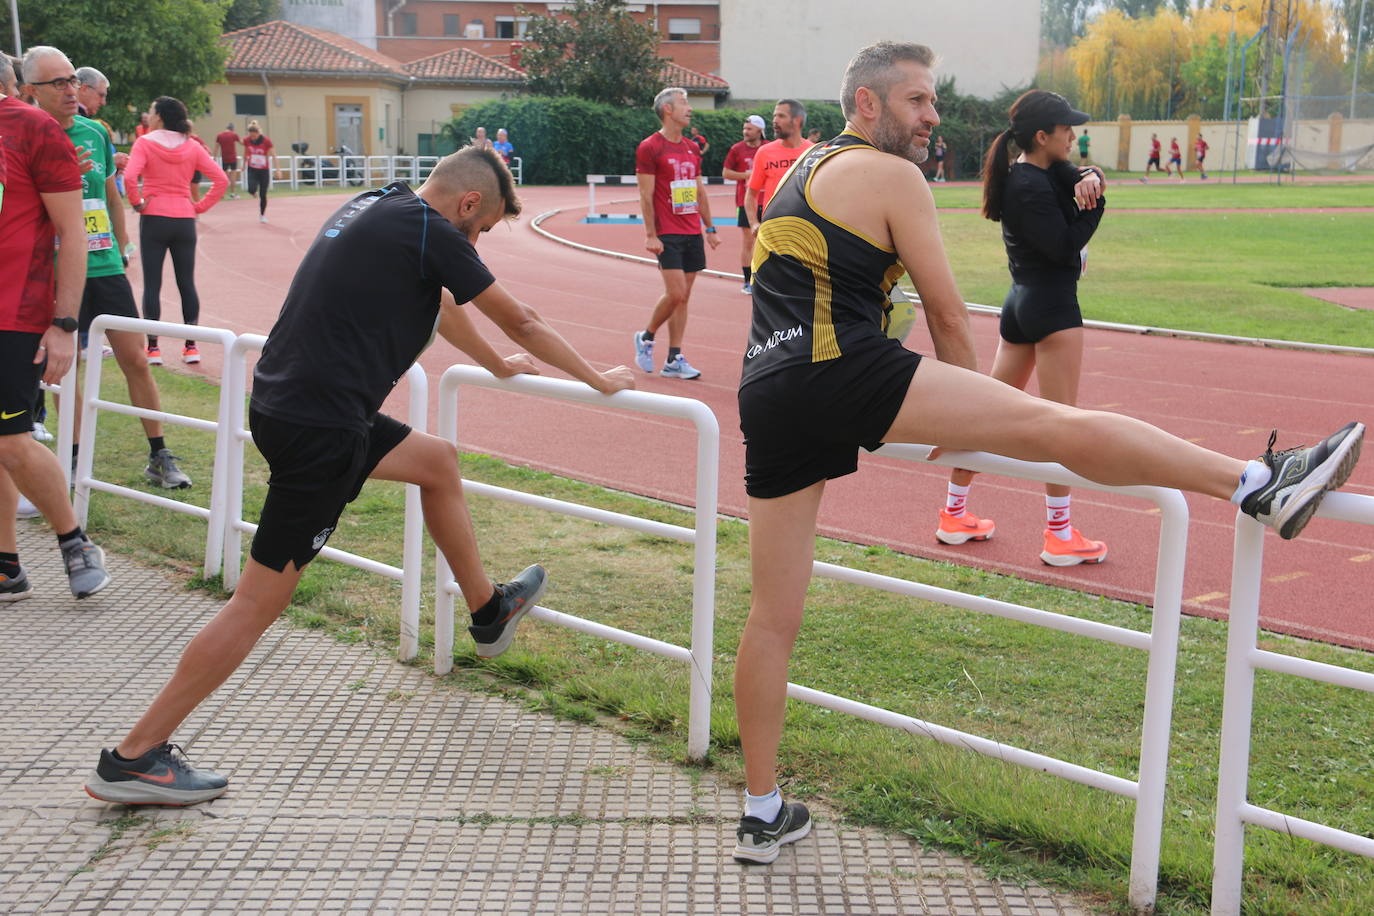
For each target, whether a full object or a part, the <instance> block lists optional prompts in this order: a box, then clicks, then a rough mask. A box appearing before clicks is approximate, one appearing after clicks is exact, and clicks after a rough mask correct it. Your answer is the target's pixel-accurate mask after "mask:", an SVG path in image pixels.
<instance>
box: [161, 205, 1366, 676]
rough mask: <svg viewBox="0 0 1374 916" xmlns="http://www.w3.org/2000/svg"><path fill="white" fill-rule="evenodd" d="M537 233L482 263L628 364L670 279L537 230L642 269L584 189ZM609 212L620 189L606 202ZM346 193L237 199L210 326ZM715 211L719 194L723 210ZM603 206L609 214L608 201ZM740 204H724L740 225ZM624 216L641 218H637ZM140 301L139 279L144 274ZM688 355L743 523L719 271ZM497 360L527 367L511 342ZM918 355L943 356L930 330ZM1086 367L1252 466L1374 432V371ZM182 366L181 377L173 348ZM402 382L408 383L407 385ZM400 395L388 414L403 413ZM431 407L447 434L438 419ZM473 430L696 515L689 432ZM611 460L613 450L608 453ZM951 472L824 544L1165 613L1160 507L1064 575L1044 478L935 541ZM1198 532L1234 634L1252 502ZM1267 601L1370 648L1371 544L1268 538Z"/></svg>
mask: <svg viewBox="0 0 1374 916" xmlns="http://www.w3.org/2000/svg"><path fill="white" fill-rule="evenodd" d="M523 196H524V200H525V214H526V216H525V217H523V218H522V219H521V220H520V221H519V222H517V223H514V224H511V225H509V226H503V227H498V228H497V229H495V230H493V231H492V232H490V233H488V234H487V235H486V236H484V237H483V239H482V242H481V249H480V250H481V252H482V256H483V258H484V259H485V260H486V262H487V263H488V265H489V266H490V267H491V268H492V270H493V272H494V273H495V274H496V276H497V277H498V278H500V280H501V282H502V283H503V284H504V285H505V286H506V287H507V288H508V289H510V290H511V292H512V293H513V294H514V295H515V296H517V297H518V298H520V299H522V300H524V301H527V302H529V303H530V304H532V305H534V306H535V307H536V308H538V309H539V311H540V312H541V313H542V314H543V315H544V316H545V317H546V318H548V319H549V320H550V321H551V323H552V324H553V325H554V326H555V327H556V328H557V329H558V330H559V331H560V332H561V333H562V334H563V335H564V336H565V337H567V338H568V339H569V340H570V341H572V342H573V344H574V345H575V346H576V347H577V348H578V349H579V350H580V351H581V352H582V353H583V354H584V355H585V356H586V357H587V358H588V359H589V360H590V361H591V362H592V363H593V364H594V365H597V366H598V367H602V368H604V367H609V366H613V365H617V364H629V363H630V361H631V357H632V355H633V353H632V351H633V347H632V343H631V336H632V334H633V332H634V331H635V330H637V329H640V328H642V327H643V323H644V322H645V320H647V317H648V313H649V310H650V308H651V306H652V304H653V303H654V301H655V300H656V299H657V297H658V295H659V293H660V291H661V286H660V282H659V278H658V273H657V271H656V270H655V269H654V268H653V267H651V266H648V265H642V264H638V263H634V262H629V261H625V260H619V259H614V258H610V257H606V256H601V255H595V254H588V253H585V252H581V251H578V250H575V249H573V248H570V247H567V246H565V245H561V244H558V243H556V242H552V241H549V240H547V239H545V238H542V237H541V236H539V235H538V234H537V233H535V232H534V231H533V230H532V229H531V225H530V224H531V222H532V219H533V217H534V216H535V215H536V214H539V213H542V212H545V211H548V210H551V209H554V208H561V207H567V208H571V209H569V210H568V212H566V213H564V214H561V215H558V216H555V217H553V218H551V219H549V220H547V221H546V222H545V223H544V224H543V225H544V228H546V229H548V230H550V231H552V232H553V233H555V234H557V235H560V236H562V237H565V238H569V239H572V240H576V241H579V242H583V243H586V244H591V245H595V246H597V247H601V248H607V249H613V250H619V251H623V252H631V253H636V254H639V253H642V247H641V246H642V238H643V230H642V228H640V227H638V226H604V225H600V226H585V225H582V224H580V223H579V222H578V220H579V219H580V218H581V216H582V215H583V211H584V210H585V201H586V191H585V190H584V189H580V188H525V189H523ZM604 196H606V197H609V196H611V195H609V194H607V195H604ZM343 200H344V198H342V197H338V196H311V197H280V198H274V199H272V200H271V201H270V204H269V210H268V216H269V218H270V219H271V220H272V221H271V222H270V223H268V224H266V225H262V224H259V223H258V222H257V219H256V207H255V205H254V202H253V201H251V200H240V201H225V202H223V203H221V204H220V205H219V206H217V207H216V208H215V209H214V210H212V211H211V212H210V213H209V214H207V215H206V216H204V217H202V218H201V226H200V230H201V235H200V252H199V260H198V264H197V273H198V286H199V290H200V294H201V301H202V316H201V323H202V324H205V325H215V326H219V327H226V328H229V329H231V330H234V331H237V332H245V331H254V332H258V333H266V332H267V331H268V330H269V329H270V327H271V325H272V322H273V320H274V318H275V316H276V313H277V311H278V309H279V307H280V304H281V301H282V299H283V297H284V295H285V292H286V289H287V287H288V286H289V284H290V280H291V277H292V274H293V272H294V270H295V267H296V265H297V263H298V262H299V260H300V257H301V255H302V254H303V253H304V252H305V250H306V249H307V248H308V247H309V245H310V242H311V241H312V240H313V238H314V236H315V234H316V232H317V231H318V229H319V227H320V226H321V225H322V223H323V222H324V219H325V218H326V217H327V216H328V215H329V213H331V212H332V211H333V209H334V208H336V207H337V206H339V205H340V204H341V203H342V202H343ZM715 200H716V198H714V197H713V202H714V201H715ZM600 203H602V202H599V204H600ZM729 203H730V201H729V200H728V199H726V198H724V197H722V198H719V202H718V203H716V207H717V208H718V209H720V210H722V212H726V208H727V207H728V204H729ZM621 209H623V208H621ZM721 235H722V236H723V244H722V245H721V247H720V249H719V250H718V251H716V252H713V253H711V255H710V257H709V261H710V266H711V267H713V268H716V269H720V270H727V271H728V270H737V269H738V266H737V261H738V250H739V238H738V232H737V231H736V230H733V229H722V231H721ZM167 273H168V276H167V278H166V280H165V281H164V285H163V289H164V310H163V313H164V317H165V318H166V320H169V321H175V320H178V318H179V307H178V305H177V303H176V294H175V285H174V284H173V283H172V280H171V276H170V273H171V271H170V267H169V268H168V269H167ZM134 282H135V285H139V283H140V279H139V278H138V276H137V272H136V271H135V276H134ZM691 316H692V317H691V324H690V326H689V328H688V332H687V340H686V346H685V347H684V352H685V353H686V354H687V355H688V356H689V358H690V359H691V361H692V362H693V363H694V364H695V365H696V366H697V367H698V368H699V369H701V370H702V372H703V376H702V378H701V379H699V380H696V381H690V382H683V381H676V380H667V379H663V378H660V377H658V376H646V375H643V374H640V373H637V378H638V380H639V385H640V388H641V389H642V390H646V391H656V392H662V393H666V394H673V395H682V396H687V397H694V398H697V399H699V400H701V401H703V402H705V403H706V404H708V405H709V406H710V407H711V408H712V410H714V411H715V414H716V416H717V417H718V419H719V421H720V428H721V448H720V508H721V511H722V512H724V513H727V514H730V515H736V516H740V517H745V516H747V511H746V499H745V494H744V486H743V462H744V452H743V447H742V444H741V441H740V436H739V432H738V415H737V411H736V406H735V389H736V385H737V383H738V380H739V370H740V360H741V350H742V345H743V342H744V339H745V336H746V332H747V328H748V322H749V300H748V298H747V297H746V296H744V295H742V294H741V293H740V289H739V283H738V281H731V280H725V279H718V278H713V277H707V276H702V277H700V278H699V279H698V281H697V284H696V288H695V290H694V293H693V297H692V304H691ZM972 323H973V329H974V334H975V338H976V342H977V346H978V353H979V359H980V361H981V362H982V364H983V365H985V366H986V365H990V364H991V360H992V355H993V352H994V351H995V349H996V344H997V325H996V320H995V319H994V318H991V317H985V316H978V315H975V316H974V317H973V318H972ZM492 338H493V340H494V341H496V346H497V349H498V350H499V351H500V352H506V353H508V352H513V350H514V347H513V346H512V345H510V344H509V342H508V341H506V340H505V339H504V338H503V337H501V336H500V334H499V332H496V331H495V330H494V329H492ZM910 344H911V345H912V346H913V347H914V348H916V349H918V350H921V351H922V352H926V353H929V352H931V347H930V341H929V338H928V337H927V336H926V335H925V332H924V328H920V327H919V326H918V330H917V331H916V332H914V333H913V336H912V339H911V341H910ZM1085 349H1086V352H1085V359H1084V369H1083V383H1082V386H1081V390H1082V403H1083V406H1085V407H1093V408H1101V409H1107V410H1116V411H1120V412H1123V413H1128V414H1131V415H1134V416H1137V417H1141V418H1142V419H1145V420H1148V421H1149V422H1151V423H1154V424H1156V425H1158V426H1161V427H1163V428H1165V429H1167V430H1169V431H1171V432H1173V433H1175V434H1177V435H1179V436H1182V437H1184V438H1187V439H1191V440H1193V441H1196V442H1199V443H1201V444H1202V445H1204V446H1207V447H1208V448H1213V449H1216V450H1218V451H1222V452H1226V453H1228V454H1233V455H1237V456H1243V457H1253V456H1255V455H1258V454H1259V453H1261V452H1262V451H1263V450H1264V446H1265V442H1266V441H1267V437H1268V435H1269V430H1270V428H1271V427H1277V428H1278V429H1279V434H1280V440H1279V447H1288V446H1291V445H1295V444H1299V443H1303V442H1308V441H1312V440H1315V439H1317V438H1318V437H1320V436H1322V435H1325V434H1327V433H1329V432H1330V431H1332V430H1334V429H1336V428H1337V427H1339V426H1340V425H1342V424H1344V423H1345V422H1347V421H1349V420H1351V419H1359V420H1362V421H1364V422H1365V423H1367V424H1368V423H1369V422H1370V421H1371V419H1374V359H1371V358H1367V357H1357V356H1348V355H1327V354H1316V353H1306V352H1299V351H1288V350H1272V349H1263V348H1257V347H1248V346H1236V345H1229V344H1220V343H1208V342H1198V341H1186V340H1175V339H1169V338H1161V337H1147V336H1141V335H1134V334H1127V333H1120V332H1110V331H1091V330H1090V331H1088V332H1087V336H1086V347H1085ZM164 353H165V354H167V357H168V363H169V365H171V364H172V363H174V362H175V360H174V359H173V358H172V353H171V349H170V348H166V349H165V350H164ZM460 361H462V362H466V361H467V360H466V358H465V357H462V356H461V355H459V354H457V353H456V351H454V350H453V349H452V348H450V347H448V346H446V345H445V344H443V343H442V342H441V343H439V344H438V345H436V346H435V347H433V348H431V350H430V351H429V352H428V353H426V354H425V355H424V357H423V358H422V360H421V364H422V365H423V366H424V367H425V369H426V370H427V371H428V372H429V374H430V378H431V390H432V391H435V392H437V380H438V376H439V374H440V373H441V372H442V371H443V369H444V368H445V367H447V366H448V365H451V364H452V363H454V362H460ZM218 364H219V355H218V354H214V353H207V354H206V362H205V363H204V364H202V367H201V368H200V370H199V371H200V372H202V373H205V374H207V375H209V376H210V377H217V376H218V373H219V365H218ZM403 387H404V386H402V388H403ZM403 397H404V392H403V391H400V390H398V393H397V395H395V396H393V398H392V401H390V402H388V409H389V410H391V411H393V412H394V413H395V414H396V415H397V416H404V412H405V403H404V400H403ZM434 409H435V408H434V407H433V406H432V407H431V416H430V424H431V425H430V428H431V429H432V428H433V423H434ZM461 410H462V414H461V421H460V429H459V436H460V441H461V445H462V447H463V448H464V449H465V450H469V451H477V452H485V453H488V454H492V455H496V456H499V457H501V458H504V459H506V460H508V461H511V462H512V463H515V464H520V465H526V466H530V467H536V468H541V469H544V470H548V471H551V472H553V473H556V474H560V475H566V476H569V477H574V478H578V479H581V480H587V481H591V482H593V483H597V484H600V485H604V486H607V487H612V488H615V489H619V490H626V491H630V492H634V493H640V494H644V495H647V496H652V497H655V498H660V499H664V500H668V501H670V502H674V503H680V504H689V503H691V502H692V488H693V481H694V471H695V468H694V464H695V461H694V455H695V440H694V436H693V433H692V431H691V428H690V427H689V426H688V425H687V424H685V423H681V422H678V421H673V420H668V419H665V418H659V417H648V416H643V415H637V414H630V413H625V412H621V411H613V410H610V409H606V408H598V407H592V406H583V405H572V404H567V403H563V402H552V401H549V402H546V401H542V400H540V399H534V398H528V397H523V396H518V395H508V394H504V393H501V392H488V391H481V390H473V391H471V392H467V393H465V394H464V395H463V400H462V408H461ZM608 446H609V447H608ZM945 480H946V471H945V470H944V469H942V468H939V467H934V466H916V465H913V464H911V463H910V462H905V461H900V460H897V459H890V458H876V457H873V456H870V455H867V454H865V456H864V457H863V459H861V467H860V471H859V473H857V474H854V475H851V476H849V477H846V478H843V479H840V480H837V481H833V482H832V483H831V484H830V486H829V488H828V489H829V492H828V493H827V495H826V499H825V502H824V505H823V506H822V514H821V529H822V533H824V534H826V535H829V536H833V537H837V538H841V539H844V540H848V541H854V542H858V543H866V544H867V543H873V544H885V545H888V546H890V547H892V548H894V549H897V550H900V551H903V552H906V553H911V554H915V555H919V556H923V557H929V558H932V559H937V560H945V561H949V562H955V563H966V564H971V565H975V566H980V567H983V568H986V569H991V570H995V571H997V572H1001V573H1005V574H1008V575H1013V576H1017V577H1021V578H1025V579H1032V580H1035V581H1040V582H1046V583H1050V584H1053V585H1059V586H1064V587H1067V588H1074V589H1080V590H1084V591H1089V592H1094V593H1098V594H1102V595H1107V596H1111V597H1114V598H1121V599H1126V600H1129V601H1137V602H1148V601H1149V599H1150V596H1151V594H1152V590H1153V582H1154V564H1155V556H1156V551H1157V546H1158V539H1159V525H1158V522H1157V519H1156V518H1155V514H1157V513H1156V512H1155V511H1152V510H1153V506H1152V505H1151V504H1149V503H1144V502H1141V501H1139V500H1134V499H1130V498H1127V497H1118V496H1114V495H1110V494H1104V493H1099V492H1096V491H1088V490H1082V491H1079V492H1078V493H1077V494H1076V498H1075V500H1074V522H1075V524H1076V525H1077V526H1078V527H1079V528H1080V529H1082V530H1083V531H1084V532H1085V533H1086V534H1087V535H1088V536H1090V537H1096V538H1100V539H1103V540H1105V541H1106V542H1107V543H1108V545H1109V548H1110V554H1109V556H1108V559H1107V561H1106V562H1105V563H1103V564H1101V565H1098V566H1082V567H1074V568H1068V569H1053V568H1051V567H1048V566H1045V565H1043V564H1042V563H1041V562H1040V560H1039V551H1040V539H1041V532H1042V531H1043V528H1044V514H1043V513H1044V509H1043V500H1042V498H1041V495H1040V491H1039V489H1038V488H1037V487H1036V486H1035V485H1034V484H1028V483H1024V482H1021V481H1017V480H1012V479H1006V478H998V477H992V476H988V475H984V476H981V477H979V478H978V480H977V481H976V483H975V485H974V490H973V494H972V496H971V502H970V506H971V507H972V508H973V510H974V511H975V512H977V513H978V514H980V515H983V516H988V517H992V518H993V519H995V520H996V522H997V535H996V537H995V538H994V539H993V540H991V541H988V542H984V543H980V544H970V545H965V546H962V547H946V546H944V545H941V544H939V543H938V542H936V541H935V539H934V537H933V531H934V527H935V524H936V513H937V511H938V509H939V506H940V505H941V501H942V500H943V498H944V486H945ZM1347 489H1348V490H1350V491H1352V492H1357V493H1363V494H1374V459H1367V460H1366V461H1364V462H1363V463H1362V465H1361V466H1360V467H1358V468H1357V469H1356V471H1355V474H1354V476H1353V477H1352V478H1351V482H1350V483H1349V484H1348V485H1347ZM1188 502H1189V506H1190V509H1191V511H1192V528H1191V533H1190V536H1189V544H1190V546H1189V557H1190V560H1189V566H1188V573H1187V577H1186V580H1185V583H1184V599H1185V610H1186V611H1187V612H1189V613H1192V614H1198V615H1203V616H1208V617H1217V618H1224V617H1225V614H1226V608H1227V601H1228V594H1227V593H1228V592H1229V588H1230V561H1231V552H1232V551H1231V537H1232V530H1233V528H1232V524H1233V520H1234V515H1235V511H1234V507H1232V506H1231V505H1230V504H1228V503H1223V502H1220V501H1217V500H1211V499H1207V498H1205V497H1197V496H1189V497H1188ZM1265 578H1266V580H1267V581H1266V583H1265V586H1264V599H1263V604H1262V607H1261V612H1262V617H1263V623H1264V625H1265V626H1266V627H1268V628H1270V629H1273V630H1277V631H1281V632H1285V633H1291V634H1295V635H1301V636H1306V637H1311V638H1316V639H1321V640H1324V641H1329V642H1334V643H1339V644H1342V645H1347V646H1351V647H1356V648H1361V649H1366V650H1374V613H1371V611H1372V610H1374V608H1371V600H1370V597H1369V595H1370V591H1371V589H1370V586H1371V584H1372V583H1374V529H1371V528H1370V527H1368V526H1361V525H1354V524H1350V523H1344V522H1334V521H1330V520H1326V519H1319V520H1317V521H1314V522H1313V523H1312V524H1311V525H1310V526H1309V527H1308V528H1307V530H1306V531H1305V532H1304V534H1303V536H1302V538H1301V539H1299V540H1298V541H1295V542H1292V543H1287V542H1281V541H1279V539H1278V538H1277V537H1275V536H1272V535H1271V536H1270V538H1269V541H1268V543H1267V546H1266V566H1265Z"/></svg>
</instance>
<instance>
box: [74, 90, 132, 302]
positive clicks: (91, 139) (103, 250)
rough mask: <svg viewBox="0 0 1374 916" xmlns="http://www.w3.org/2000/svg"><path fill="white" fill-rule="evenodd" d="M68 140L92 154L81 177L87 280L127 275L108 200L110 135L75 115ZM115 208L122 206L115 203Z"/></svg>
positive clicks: (111, 156)
mask: <svg viewBox="0 0 1374 916" xmlns="http://www.w3.org/2000/svg"><path fill="white" fill-rule="evenodd" d="M67 136H68V137H70V138H71V141H72V143H73V145H75V146H80V147H84V148H85V149H87V150H89V151H90V154H91V163H92V165H93V166H94V167H93V168H92V169H91V170H90V171H88V172H85V173H83V174H82V175H81V207H82V210H83V215H84V216H85V220H86V251H87V252H88V254H87V259H86V276H88V277H113V276H115V275H117V274H122V273H124V259H123V258H122V257H121V256H120V251H119V242H117V241H115V237H114V226H113V224H111V222H110V211H109V204H108V202H107V201H106V200H105V180H106V179H107V178H110V177H112V176H113V175H114V173H115V167H114V152H113V149H112V147H111V146H110V135H109V134H107V133H106V132H105V127H104V125H102V124H100V122H98V121H92V120H91V119H90V118H83V117H81V115H76V119H75V120H74V121H73V122H72V126H71V127H69V128H67ZM114 205H115V206H116V207H117V206H120V202H119V201H115V204H114Z"/></svg>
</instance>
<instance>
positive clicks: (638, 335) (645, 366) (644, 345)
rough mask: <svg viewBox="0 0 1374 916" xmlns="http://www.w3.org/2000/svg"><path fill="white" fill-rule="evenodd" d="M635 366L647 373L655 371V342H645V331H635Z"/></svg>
mask: <svg viewBox="0 0 1374 916" xmlns="http://www.w3.org/2000/svg"><path fill="white" fill-rule="evenodd" d="M635 365H636V366H638V367H639V368H640V369H642V370H643V371H645V372H653V371H654V342H653V341H652V340H645V339H644V332H643V331H635Z"/></svg>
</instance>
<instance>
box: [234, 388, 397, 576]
mask: <svg viewBox="0 0 1374 916" xmlns="http://www.w3.org/2000/svg"><path fill="white" fill-rule="evenodd" d="M248 428H249V429H250V430H251V431H252V433H253V444H254V445H256V446H257V447H258V451H260V452H262V456H263V457H264V458H266V459H267V467H268V470H269V471H270V474H269V476H268V478H267V499H266V501H265V502H264V503H263V505H262V515H261V516H260V517H259V519H258V531H257V533H256V534H255V535H254V536H253V548H252V557H253V559H254V560H257V561H258V562H259V563H261V564H262V565H263V566H266V567H267V568H268V569H274V570H276V571H277V572H281V571H282V570H284V569H286V564H287V563H288V562H292V563H295V564H296V568H297V569H301V568H303V567H304V566H305V564H307V563H309V562H310V561H311V560H313V559H315V555H316V554H318V553H319V552H320V550H321V549H323V547H324V545H325V542H326V541H328V540H329V535H331V534H332V533H333V532H334V527H335V526H336V525H337V524H338V523H339V516H341V515H343V510H344V507H345V506H347V505H348V504H349V503H351V502H352V501H353V500H354V499H356V498H357V496H358V493H359V492H360V491H361V490H362V488H363V483H364V482H366V480H367V477H368V475H369V474H371V473H372V471H373V470H374V469H376V467H377V465H378V464H379V463H380V462H381V460H382V459H383V458H385V457H386V455H387V453H389V452H390V451H391V450H392V449H394V448H395V447H396V446H397V445H399V444H400V443H401V440H402V439H404V438H405V437H406V436H407V435H409V434H410V427H409V426H407V425H405V424H404V423H402V422H400V421H399V420H393V419H392V418H391V417H388V416H387V415H385V414H380V413H379V414H377V415H376V416H374V417H373V418H372V427H371V429H369V430H368V431H367V432H366V433H360V432H358V431H357V430H353V429H338V428H324V427H317V426H302V425H301V424H299V423H292V422H289V421H286V420H278V419H276V418H274V417H269V416H267V415H266V414H263V413H260V412H258V411H257V410H256V409H254V408H252V407H251V406H250V408H249V411H248Z"/></svg>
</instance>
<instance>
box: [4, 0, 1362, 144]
mask: <svg viewBox="0 0 1374 916" xmlns="http://www.w3.org/2000/svg"><path fill="white" fill-rule="evenodd" d="M10 22H12V23H14V56H15V57H23V56H24V46H23V45H21V44H20V43H19V0H10ZM1351 104H1352V105H1353V104H1355V103H1354V102H1351ZM1351 117H1354V115H1351Z"/></svg>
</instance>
